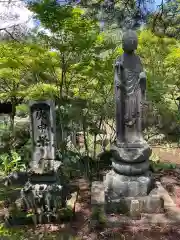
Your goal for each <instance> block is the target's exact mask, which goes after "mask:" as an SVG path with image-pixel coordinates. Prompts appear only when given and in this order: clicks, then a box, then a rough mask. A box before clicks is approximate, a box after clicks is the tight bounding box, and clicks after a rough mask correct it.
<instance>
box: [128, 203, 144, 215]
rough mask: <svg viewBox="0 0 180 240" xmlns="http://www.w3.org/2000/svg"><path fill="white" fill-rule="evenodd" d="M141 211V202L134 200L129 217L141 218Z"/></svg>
mask: <svg viewBox="0 0 180 240" xmlns="http://www.w3.org/2000/svg"><path fill="white" fill-rule="evenodd" d="M140 214H141V209H140V203H139V200H137V199H133V200H131V203H130V209H129V215H130V216H132V217H137V216H140Z"/></svg>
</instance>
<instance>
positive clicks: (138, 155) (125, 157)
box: [111, 142, 152, 163]
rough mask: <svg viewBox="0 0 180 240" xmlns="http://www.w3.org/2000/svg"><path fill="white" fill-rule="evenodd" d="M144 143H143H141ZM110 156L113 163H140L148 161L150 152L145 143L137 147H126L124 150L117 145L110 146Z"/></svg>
mask: <svg viewBox="0 0 180 240" xmlns="http://www.w3.org/2000/svg"><path fill="white" fill-rule="evenodd" d="M143 143H144V142H143ZM111 152H112V156H113V158H114V160H115V161H122V162H125V163H141V162H144V161H146V160H147V159H149V157H150V155H151V153H152V150H151V148H150V147H149V145H148V144H147V143H146V142H145V143H144V144H141V145H140V146H139V147H134V148H133V147H127V146H126V145H125V146H124V148H123V147H122V145H121V146H119V145H118V144H117V145H116V144H115V145H112V146H111Z"/></svg>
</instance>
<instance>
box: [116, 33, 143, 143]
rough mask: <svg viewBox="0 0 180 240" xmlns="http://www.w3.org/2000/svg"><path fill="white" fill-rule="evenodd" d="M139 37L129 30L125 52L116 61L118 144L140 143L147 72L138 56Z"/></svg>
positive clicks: (123, 45)
mask: <svg viewBox="0 0 180 240" xmlns="http://www.w3.org/2000/svg"><path fill="white" fill-rule="evenodd" d="M137 45H138V38H137V35H136V33H135V32H134V31H132V30H128V31H127V32H126V33H125V34H124V35H123V39H122V47H123V51H124V53H123V54H122V55H121V56H120V57H118V59H117V60H116V62H115V96H116V132H117V133H116V134H117V135H116V136H117V144H123V143H130V144H133V143H135V144H136V143H140V142H142V141H143V138H142V130H141V125H142V123H141V118H142V116H141V114H142V108H141V106H142V102H143V100H144V99H145V90H146V75H145V72H144V71H143V66H142V63H141V60H140V58H139V56H138V55H136V54H135V50H136V49H137Z"/></svg>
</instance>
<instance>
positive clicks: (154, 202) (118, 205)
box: [91, 182, 164, 217]
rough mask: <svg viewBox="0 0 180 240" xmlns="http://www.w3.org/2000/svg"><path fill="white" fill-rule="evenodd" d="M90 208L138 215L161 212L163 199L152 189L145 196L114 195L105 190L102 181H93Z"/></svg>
mask: <svg viewBox="0 0 180 240" xmlns="http://www.w3.org/2000/svg"><path fill="white" fill-rule="evenodd" d="M91 205H92V208H98V209H101V211H104V212H106V213H107V214H108V213H119V214H126V215H128V216H133V217H136V216H137V217H138V216H140V214H142V213H162V212H163V211H164V208H163V200H162V199H161V197H160V196H159V195H158V194H157V193H156V191H154V190H153V191H152V192H151V193H150V194H149V195H147V196H135V197H116V198H114V196H112V195H111V194H110V195H108V192H105V185H104V182H93V183H92V188H91Z"/></svg>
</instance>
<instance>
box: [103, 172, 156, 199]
mask: <svg viewBox="0 0 180 240" xmlns="http://www.w3.org/2000/svg"><path fill="white" fill-rule="evenodd" d="M152 182H153V179H152V177H151V175H145V176H131V177H130V176H125V175H120V174H118V173H116V172H115V171H113V170H111V171H110V172H109V173H107V175H106V177H105V181H104V184H105V191H106V193H108V195H109V196H110V197H128V196H129V197H130V196H132V197H134V196H145V195H147V194H148V193H149V191H150V189H151V185H152Z"/></svg>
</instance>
